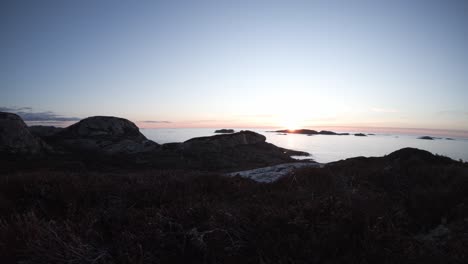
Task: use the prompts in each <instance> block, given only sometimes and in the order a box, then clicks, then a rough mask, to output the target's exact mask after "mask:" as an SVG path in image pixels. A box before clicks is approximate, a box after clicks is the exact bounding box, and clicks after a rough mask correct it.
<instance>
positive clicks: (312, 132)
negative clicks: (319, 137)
mask: <svg viewBox="0 0 468 264" xmlns="http://www.w3.org/2000/svg"><path fill="white" fill-rule="evenodd" d="M272 132H277V133H289V134H304V135H316V134H318V132H317V131H316V130H312V129H296V130H289V129H284V130H276V131H272Z"/></svg>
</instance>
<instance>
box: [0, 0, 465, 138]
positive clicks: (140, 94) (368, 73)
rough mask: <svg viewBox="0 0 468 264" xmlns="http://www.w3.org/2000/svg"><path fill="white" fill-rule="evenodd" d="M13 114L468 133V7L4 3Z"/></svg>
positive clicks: (5, 100) (0, 14) (2, 69)
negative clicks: (105, 116) (106, 116)
mask: <svg viewBox="0 0 468 264" xmlns="http://www.w3.org/2000/svg"><path fill="white" fill-rule="evenodd" d="M0 34H1V35H0V38H1V41H0V58H1V59H0V89H1V90H0V92H1V93H0V94H1V96H0V111H9V112H16V113H19V114H20V115H21V116H23V118H25V120H26V121H28V122H30V123H31V122H32V123H34V122H36V123H57V124H58V123H61V124H67V123H72V122H76V121H77V120H79V119H82V118H85V117H88V116H94V115H112V116H119V117H124V118H127V119H130V120H132V121H134V122H136V123H137V124H138V125H139V126H140V127H287V128H299V127H307V128H315V127H387V128H392V129H394V128H422V129H433V130H434V129H443V130H456V131H468V103H467V102H468V49H467V47H468V1H464V0H460V1H455V0H445V1H442V0H441V1H431V0H425V1H416V0H415V1H408V0H406V1H360V0H355V1H334V0H324V1H313V0H308V1H295V0H288V1H286V0H285V1H275V0H270V1H255V0H248V1H246V0H236V1H223V0H216V1H204V0H200V1H179V0H172V1H89V0H84V1H67V0H61V1H59V0H57V1H49V0H42V1H32V0H31V1H23V0H15V1H1V3H0Z"/></svg>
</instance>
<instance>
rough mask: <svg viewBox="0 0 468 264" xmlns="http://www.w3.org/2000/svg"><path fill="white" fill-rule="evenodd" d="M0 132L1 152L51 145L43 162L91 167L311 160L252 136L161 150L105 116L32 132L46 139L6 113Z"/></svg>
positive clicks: (230, 166)
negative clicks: (67, 125)
mask: <svg viewBox="0 0 468 264" xmlns="http://www.w3.org/2000/svg"><path fill="white" fill-rule="evenodd" d="M0 130H1V132H2V133H1V138H0V140H1V141H0V151H2V152H8V153H16V152H21V153H39V152H41V151H42V150H43V149H45V148H46V146H48V145H47V144H49V145H50V146H52V148H53V151H51V152H50V154H51V155H48V156H44V157H45V159H42V160H41V161H42V162H49V163H50V162H54V161H56V162H59V163H62V164H72V163H74V162H75V163H77V164H82V165H83V166H89V167H91V168H113V167H115V166H118V167H128V168H134V167H135V165H137V166H138V168H149V167H151V168H168V169H169V168H170V169H197V170H219V171H234V170H242V169H252V168H258V167H265V166H271V165H276V164H281V163H288V162H294V161H295V159H293V158H291V156H293V155H294V156H304V155H306V156H308V155H309V154H308V153H305V152H301V151H293V150H288V149H283V148H280V147H277V146H275V145H273V144H270V143H267V142H266V141H265V140H266V138H265V136H263V135H260V134H258V133H255V132H251V131H241V132H238V133H232V134H221V135H215V136H211V137H200V138H194V139H190V140H187V141H185V142H183V143H169V144H164V145H159V144H157V143H155V142H153V141H151V140H148V139H147V138H146V137H145V136H144V135H143V134H142V133H140V131H139V129H138V127H137V126H136V125H135V124H134V123H132V122H130V121H128V120H126V119H122V118H117V117H105V116H95V117H89V118H86V119H83V120H81V121H80V122H78V123H76V124H73V125H71V126H69V127H67V128H64V129H59V128H53V127H33V128H32V130H33V131H34V133H35V134H37V135H38V136H40V137H41V138H42V140H41V139H39V138H36V137H35V136H33V135H32V134H31V133H30V132H29V130H28V127H27V126H26V125H25V124H24V122H23V121H22V120H21V118H20V117H18V116H17V115H14V114H6V113H2V114H1V115H0ZM43 140H44V141H45V142H46V143H47V144H46V143H44V141H43ZM7 156H8V157H10V156H11V155H7ZM11 157H12V158H13V160H14V159H16V158H15V157H14V156H11ZM41 161H39V162H38V163H39V164H40V163H41ZM82 165H80V166H82Z"/></svg>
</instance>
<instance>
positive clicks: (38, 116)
mask: <svg viewBox="0 0 468 264" xmlns="http://www.w3.org/2000/svg"><path fill="white" fill-rule="evenodd" d="M32 110H33V109H32V108H31V107H0V111H1V112H10V113H15V114H17V115H19V116H20V117H21V118H22V119H23V120H24V121H31V122H65V121H78V120H80V118H78V117H65V116H61V115H58V114H56V113H54V112H51V111H46V112H33V111H32Z"/></svg>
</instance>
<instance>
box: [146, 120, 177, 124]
mask: <svg viewBox="0 0 468 264" xmlns="http://www.w3.org/2000/svg"><path fill="white" fill-rule="evenodd" d="M140 122H141V123H150V124H171V123H172V122H171V121H159V120H146V121H140Z"/></svg>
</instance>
